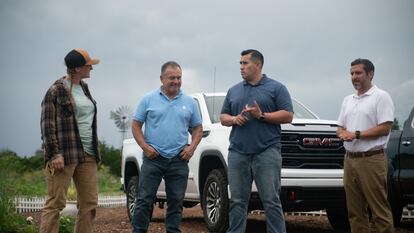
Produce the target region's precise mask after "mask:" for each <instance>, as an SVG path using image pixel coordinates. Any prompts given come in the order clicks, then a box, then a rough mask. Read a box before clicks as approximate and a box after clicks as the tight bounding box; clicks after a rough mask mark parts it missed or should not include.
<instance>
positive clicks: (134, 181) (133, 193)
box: [126, 176, 138, 221]
mask: <svg viewBox="0 0 414 233" xmlns="http://www.w3.org/2000/svg"><path fill="white" fill-rule="evenodd" d="M137 193H138V176H133V177H131V178H130V179H129V181H128V185H127V191H126V202H127V203H126V204H127V210H128V217H129V221H132V218H133V216H134V212H135V204H136V201H137V200H136V198H137Z"/></svg>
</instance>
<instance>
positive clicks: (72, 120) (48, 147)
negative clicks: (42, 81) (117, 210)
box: [40, 49, 101, 233]
mask: <svg viewBox="0 0 414 233" xmlns="http://www.w3.org/2000/svg"><path fill="white" fill-rule="evenodd" d="M98 63H99V59H91V58H90V57H89V54H88V53H87V52H86V51H85V50H83V49H73V50H72V51H70V52H69V53H68V54H67V55H66V56H65V64H66V67H67V75H66V76H64V77H62V78H60V79H58V80H56V81H55V82H54V83H53V84H52V86H51V87H50V88H49V90H48V91H47V92H46V95H45V97H44V99H43V101H42V116H41V131H42V140H43V149H44V154H45V176H46V184H47V199H46V203H45V207H44V208H43V212H42V220H41V225H40V232H56V233H57V232H58V231H59V213H60V211H61V210H62V209H63V208H64V207H65V205H66V192H67V190H68V187H69V184H70V181H71V179H72V178H73V181H74V183H75V186H76V190H77V206H78V210H79V211H78V215H77V219H76V230H75V232H92V227H93V226H92V222H93V219H94V217H95V213H96V207H97V204H98V176H97V164H98V162H99V161H100V160H101V158H100V156H99V152H98V136H97V127H96V114H97V112H96V102H95V100H94V99H93V98H92V96H91V94H90V92H89V89H88V85H87V84H86V83H85V82H84V81H83V79H85V78H89V75H90V71H91V70H92V69H93V68H92V65H96V64H98Z"/></svg>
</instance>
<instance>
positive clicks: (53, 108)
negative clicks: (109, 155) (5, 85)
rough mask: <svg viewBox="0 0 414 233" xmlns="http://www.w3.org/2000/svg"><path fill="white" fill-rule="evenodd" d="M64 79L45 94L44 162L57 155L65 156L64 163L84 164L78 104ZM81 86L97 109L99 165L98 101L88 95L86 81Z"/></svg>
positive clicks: (42, 124) (94, 126) (95, 138)
mask: <svg viewBox="0 0 414 233" xmlns="http://www.w3.org/2000/svg"><path fill="white" fill-rule="evenodd" d="M63 80H64V78H61V79H58V80H56V82H55V83H54V84H53V85H52V86H51V87H50V88H49V90H48V91H47V92H46V95H45V97H44V98H43V101H42V114H41V120H40V127H41V132H42V140H43V150H44V154H45V163H46V162H47V161H49V160H50V159H52V158H53V156H55V155H56V154H62V155H63V157H64V159H65V164H78V163H82V162H84V161H85V154H84V151H83V146H82V141H81V138H80V135H79V129H78V124H77V121H76V116H75V102H74V100H73V98H72V97H71V95H70V94H69V90H68V89H67V88H66V87H65V85H64V82H63ZM80 85H81V87H82V89H83V91H84V92H85V95H86V96H87V97H88V98H89V99H90V100H91V101H92V103H93V104H94V106H95V115H94V118H93V123H92V131H93V133H92V137H93V139H92V144H93V148H94V151H95V157H96V160H97V161H98V162H99V161H100V160H101V157H100V155H99V151H98V134H97V123H96V115H97V110H96V102H95V100H94V99H93V98H92V96H91V94H90V92H89V88H88V85H87V84H86V83H84V82H83V81H81V83H80Z"/></svg>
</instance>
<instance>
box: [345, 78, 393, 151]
mask: <svg viewBox="0 0 414 233" xmlns="http://www.w3.org/2000/svg"><path fill="white" fill-rule="evenodd" d="M393 121H394V104H393V102H392V99H391V96H390V95H389V94H388V93H387V92H385V91H384V90H381V89H379V88H378V87H377V86H373V87H371V89H369V90H368V91H367V92H366V93H364V94H363V95H361V96H358V95H357V94H352V95H349V96H346V97H345V98H344V101H343V102H342V107H341V112H340V113H339V117H338V125H340V126H342V127H344V128H346V130H348V131H350V132H355V131H356V130H359V131H364V130H367V129H370V128H373V127H375V126H377V125H380V124H382V123H384V122H393ZM389 137H390V135H389V134H388V135H387V136H381V137H378V138H374V139H359V140H358V139H355V140H353V141H352V142H344V146H345V149H346V150H347V151H351V152H366V151H371V150H379V149H384V148H386V147H387V143H388V139H389Z"/></svg>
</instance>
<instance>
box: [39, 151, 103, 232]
mask: <svg viewBox="0 0 414 233" xmlns="http://www.w3.org/2000/svg"><path fill="white" fill-rule="evenodd" d="M85 155H86V154H85ZM85 158H86V161H85V162H84V163H80V164H69V165H66V166H65V168H64V170H63V171H54V170H53V169H51V167H50V166H49V162H48V163H47V164H46V168H45V176H46V185H47V198H46V203H45V206H44V208H43V212H42V218H41V225H40V232H41V233H46V232H47V233H58V232H59V217H60V216H59V213H60V211H62V209H63V208H65V205H66V192H67V190H68V187H69V184H70V181H71V179H72V178H73V181H74V183H75V186H76V191H77V207H78V210H79V211H78V215H77V217H76V226H75V232H76V233H83V232H85V233H86V232H87V233H89V232H92V230H93V220H94V218H95V214H96V207H97V205H98V173H97V168H98V166H97V163H96V160H95V157H93V156H90V155H86V156H85Z"/></svg>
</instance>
